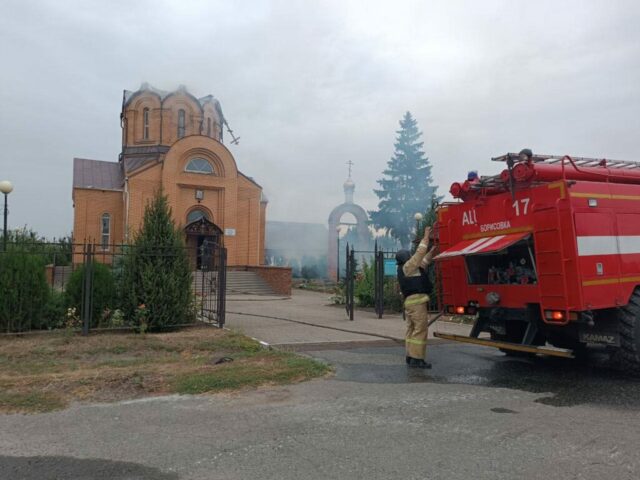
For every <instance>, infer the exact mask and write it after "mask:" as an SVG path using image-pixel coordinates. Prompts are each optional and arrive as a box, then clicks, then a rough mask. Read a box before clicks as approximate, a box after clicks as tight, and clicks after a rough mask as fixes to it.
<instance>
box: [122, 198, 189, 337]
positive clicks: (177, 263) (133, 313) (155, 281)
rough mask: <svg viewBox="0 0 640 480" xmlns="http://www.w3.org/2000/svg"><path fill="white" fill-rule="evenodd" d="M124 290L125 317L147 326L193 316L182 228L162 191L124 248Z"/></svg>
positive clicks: (180, 321) (156, 326)
mask: <svg viewBox="0 0 640 480" xmlns="http://www.w3.org/2000/svg"><path fill="white" fill-rule="evenodd" d="M120 295H121V299H122V308H123V311H124V314H125V316H126V317H127V318H128V319H129V320H130V321H131V322H132V323H133V324H134V325H136V326H138V327H140V328H141V329H143V330H144V329H146V328H149V329H159V328H163V327H170V326H173V325H180V324H185V323H190V322H192V321H193V320H194V318H193V316H194V313H193V308H192V307H193V294H192V291H191V268H190V265H189V258H188V255H187V252H186V250H185V246H184V239H183V232H182V231H181V230H180V229H178V228H176V226H175V225H174V223H173V220H172V218H171V209H170V207H169V204H168V202H167V197H166V196H164V195H163V194H162V193H161V192H158V193H157V194H156V195H155V197H154V198H153V200H152V201H151V202H150V203H149V204H148V205H147V206H146V208H145V212H144V220H143V224H142V228H141V229H140V231H139V232H137V234H136V235H135V237H134V241H133V244H132V245H131V246H130V247H129V250H128V251H127V252H125V255H124V258H123V260H122V273H121V282H120Z"/></svg>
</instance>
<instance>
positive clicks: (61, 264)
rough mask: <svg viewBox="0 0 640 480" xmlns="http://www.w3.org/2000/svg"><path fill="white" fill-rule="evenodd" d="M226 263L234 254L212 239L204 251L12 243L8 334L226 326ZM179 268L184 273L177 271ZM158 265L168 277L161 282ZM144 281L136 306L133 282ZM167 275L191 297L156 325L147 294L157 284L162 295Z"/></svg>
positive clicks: (1, 300) (5, 315)
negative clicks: (44, 331)
mask: <svg viewBox="0 0 640 480" xmlns="http://www.w3.org/2000/svg"><path fill="white" fill-rule="evenodd" d="M134 257H135V259H137V260H135V261H134ZM226 261H227V260H226V249H225V248H224V247H222V246H220V245H218V244H217V243H214V242H210V241H206V240H205V241H204V242H203V243H202V244H201V245H200V246H198V247H197V248H196V247H167V246H158V247H148V246H147V247H144V248H142V247H136V246H133V245H120V244H118V245H102V244H93V243H79V244H73V243H43V242H33V243H30V242H13V243H9V244H8V245H7V248H6V249H4V250H2V251H0V334H7V333H22V332H27V331H36V330H55V329H71V330H80V329H81V330H82V332H83V333H85V334H86V333H88V332H89V331H90V330H105V329H140V327H141V323H145V325H146V324H149V325H150V326H151V327H152V328H155V327H156V326H157V327H158V329H161V328H177V327H182V326H187V325H202V324H208V325H214V326H217V327H222V326H223V325H224V323H225V307H226V306H225V289H226ZM136 265H137V267H136ZM140 265H142V266H143V267H142V268H146V270H145V273H144V278H141V277H140V278H139V277H136V278H133V277H132V276H131V275H138V276H139V275H140V272H138V270H140V268H141V267H140ZM172 265H179V266H181V268H180V269H176V270H175V272H172V271H171V270H172ZM154 268H155V269H156V270H155V271H156V272H160V274H159V275H155V278H154V275H153V272H154V270H153V269H154ZM136 269H137V270H136ZM136 272H137V273H136ZM177 272H183V273H177ZM173 273H175V275H173V276H172V274H173ZM137 278H139V283H144V284H145V285H147V286H146V287H145V288H146V290H143V291H141V292H137V297H136V298H139V305H137V306H136V307H135V308H133V307H132V306H131V304H132V302H131V298H132V297H133V295H132V294H131V292H130V290H131V288H130V286H131V285H132V283H131V282H132V281H133V282H134V284H135V285H137V283H135V282H136V281H137V280H136V279H137ZM165 278H166V279H167V282H166V283H167V284H168V283H171V285H172V286H174V285H175V286H176V287H175V288H177V289H178V290H179V291H182V292H183V294H182V296H181V297H180V298H181V302H182V304H184V306H185V308H184V310H185V311H184V312H183V311H182V310H179V311H177V315H175V316H174V317H173V318H168V319H165V321H163V322H159V323H157V324H156V322H155V318H146V317H145V315H146V316H149V315H153V314H154V311H155V312H157V311H158V309H157V308H155V307H157V305H154V304H148V301H149V300H147V299H146V296H145V292H147V293H149V292H151V293H153V285H154V282H156V283H155V285H157V290H158V291H162V290H163V289H164V288H165V287H166V285H165V284H164V283H163V280H164V279H165ZM132 279H133V280H132ZM158 282H160V283H158ZM134 290H136V291H137V290H138V288H137V287H136V288H134ZM187 290H188V293H187ZM147 296H148V297H150V298H153V297H154V295H147ZM156 298H157V295H156ZM151 301H152V303H153V300H151ZM156 303H157V302H156ZM154 308H155V310H154Z"/></svg>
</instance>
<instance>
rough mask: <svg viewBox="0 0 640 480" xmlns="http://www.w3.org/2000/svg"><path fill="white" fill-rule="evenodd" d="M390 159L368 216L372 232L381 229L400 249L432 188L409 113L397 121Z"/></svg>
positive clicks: (426, 206) (428, 167) (427, 204)
mask: <svg viewBox="0 0 640 480" xmlns="http://www.w3.org/2000/svg"><path fill="white" fill-rule="evenodd" d="M396 133H397V134H398V136H397V138H396V143H395V144H394V147H395V152H394V154H393V157H391V159H390V160H389V162H388V163H387V169H386V170H384V172H383V175H384V177H383V178H382V179H380V180H378V184H379V185H380V187H381V188H380V189H379V190H374V192H375V194H376V195H377V196H378V198H379V199H380V200H379V202H378V210H377V211H372V212H369V214H370V216H371V221H372V223H373V225H374V226H375V227H376V228H384V229H386V230H387V232H388V233H389V234H390V235H391V236H392V237H393V238H395V239H397V240H398V241H399V242H400V244H401V245H402V248H408V246H409V243H410V241H411V239H412V238H411V237H412V234H413V230H414V228H415V220H414V218H413V216H414V215H415V213H417V212H424V211H426V210H428V209H429V208H430V205H431V199H432V197H433V196H434V195H435V192H436V189H437V187H436V186H433V185H431V182H432V178H431V165H430V163H429V159H428V158H427V157H426V156H425V153H424V151H423V150H422V147H423V145H424V142H421V141H419V139H420V137H421V136H422V132H420V130H419V129H418V123H417V122H416V120H415V119H414V118H413V117H412V116H411V113H410V112H407V113H405V115H404V117H403V119H402V120H400V130H398V131H397V132H396Z"/></svg>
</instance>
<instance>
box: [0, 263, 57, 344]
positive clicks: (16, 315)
mask: <svg viewBox="0 0 640 480" xmlns="http://www.w3.org/2000/svg"><path fill="white" fill-rule="evenodd" d="M48 300H49V287H48V285H47V280H46V278H45V274H44V261H43V259H42V256H41V255H35V254H31V253H28V252H17V251H12V250H9V251H8V252H6V253H2V254H0V331H1V332H3V333H10V332H23V331H25V330H31V329H38V328H41V327H42V326H43V315H44V310H45V306H46V305H47V302H48Z"/></svg>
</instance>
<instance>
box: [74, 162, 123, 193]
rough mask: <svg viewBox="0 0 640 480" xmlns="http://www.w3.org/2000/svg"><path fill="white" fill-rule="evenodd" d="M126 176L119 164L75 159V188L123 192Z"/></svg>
mask: <svg viewBox="0 0 640 480" xmlns="http://www.w3.org/2000/svg"><path fill="white" fill-rule="evenodd" d="M123 185H124V176H123V174H122V169H121V167H120V164H119V163H118V162H105V161H104V160H91V159H88V158H74V159H73V188H94V189H96V190H122V189H123Z"/></svg>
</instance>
